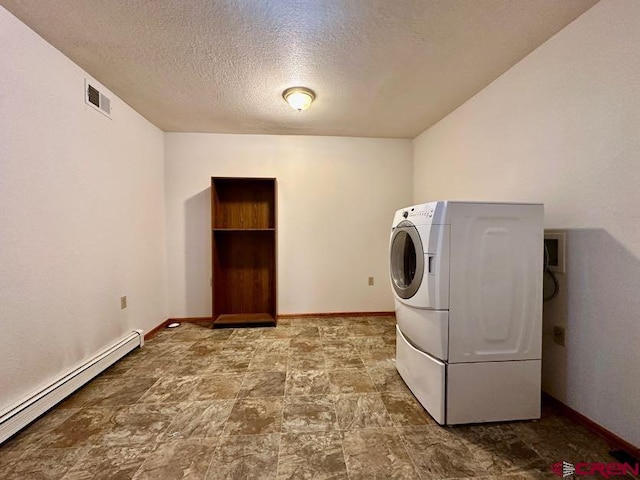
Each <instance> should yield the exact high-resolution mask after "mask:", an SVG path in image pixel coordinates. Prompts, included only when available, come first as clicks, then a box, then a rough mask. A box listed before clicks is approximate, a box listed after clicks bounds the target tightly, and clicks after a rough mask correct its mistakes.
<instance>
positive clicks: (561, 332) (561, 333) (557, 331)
mask: <svg viewBox="0 0 640 480" xmlns="http://www.w3.org/2000/svg"><path fill="white" fill-rule="evenodd" d="M564 341H565V329H564V327H559V326H557V325H556V326H554V327H553V343H555V344H557V345H561V346H563V347H564Z"/></svg>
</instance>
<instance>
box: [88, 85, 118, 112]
mask: <svg viewBox="0 0 640 480" xmlns="http://www.w3.org/2000/svg"><path fill="white" fill-rule="evenodd" d="M84 102H85V103H86V104H87V105H89V106H91V107H93V108H94V109H95V110H97V111H99V112H100V113H102V114H103V115H106V116H107V117H109V118H111V99H109V97H107V96H106V95H104V94H103V93H101V92H100V90H98V89H97V88H96V87H94V86H93V85H91V84H90V83H89V80H87V79H85V81H84Z"/></svg>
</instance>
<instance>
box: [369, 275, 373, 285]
mask: <svg viewBox="0 0 640 480" xmlns="http://www.w3.org/2000/svg"><path fill="white" fill-rule="evenodd" d="M372 285H373V277H369V286H372Z"/></svg>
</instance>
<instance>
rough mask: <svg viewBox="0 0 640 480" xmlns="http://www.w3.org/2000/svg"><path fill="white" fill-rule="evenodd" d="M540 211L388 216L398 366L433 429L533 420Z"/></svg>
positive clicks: (439, 207) (514, 207)
mask: <svg viewBox="0 0 640 480" xmlns="http://www.w3.org/2000/svg"><path fill="white" fill-rule="evenodd" d="M543 236H544V230H543V205H542V204H514V203H488V202H484V203H483V202H458V201H440V202H432V203H427V204H423V205H415V206H412V207H407V208H403V209H401V210H398V212H396V214H395V217H394V220H393V226H392V232H391V241H390V273H391V284H392V286H393V290H394V296H395V310H396V321H397V325H396V347H397V351H396V367H397V369H398V372H399V373H400V375H401V376H402V378H403V380H404V381H405V383H406V384H407V386H408V387H409V388H410V389H411V391H412V392H413V394H414V395H415V396H416V398H417V399H418V401H419V402H420V403H421V404H422V405H423V406H424V408H425V409H426V410H427V411H428V412H429V413H430V414H431V416H433V418H434V419H435V420H436V421H437V422H438V423H440V424H448V425H453V424H463V423H479V422H495V421H507V420H524V419H533V418H539V417H540V394H541V388H540V387H541V385H540V382H541V353H542V346H541V339H542V267H543Z"/></svg>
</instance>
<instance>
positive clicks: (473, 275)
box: [449, 205, 543, 363]
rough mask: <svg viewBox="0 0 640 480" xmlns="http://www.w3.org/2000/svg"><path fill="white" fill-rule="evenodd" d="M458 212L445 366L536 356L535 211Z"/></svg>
mask: <svg viewBox="0 0 640 480" xmlns="http://www.w3.org/2000/svg"><path fill="white" fill-rule="evenodd" d="M474 208H479V207H474ZM465 212H467V215H466V216H465V215H460V216H459V217H458V218H457V219H456V221H455V222H452V225H451V261H452V265H451V308H450V316H449V322H450V323H449V362H450V363H460V362H481V361H495V360H527V359H536V358H540V356H541V329H542V298H541V292H542V245H543V242H542V235H543V230H542V209H541V208H536V206H522V205H520V206H517V205H506V206H495V207H491V209H490V210H487V208H486V207H485V210H478V211H474V210H473V209H470V210H469V211H465Z"/></svg>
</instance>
